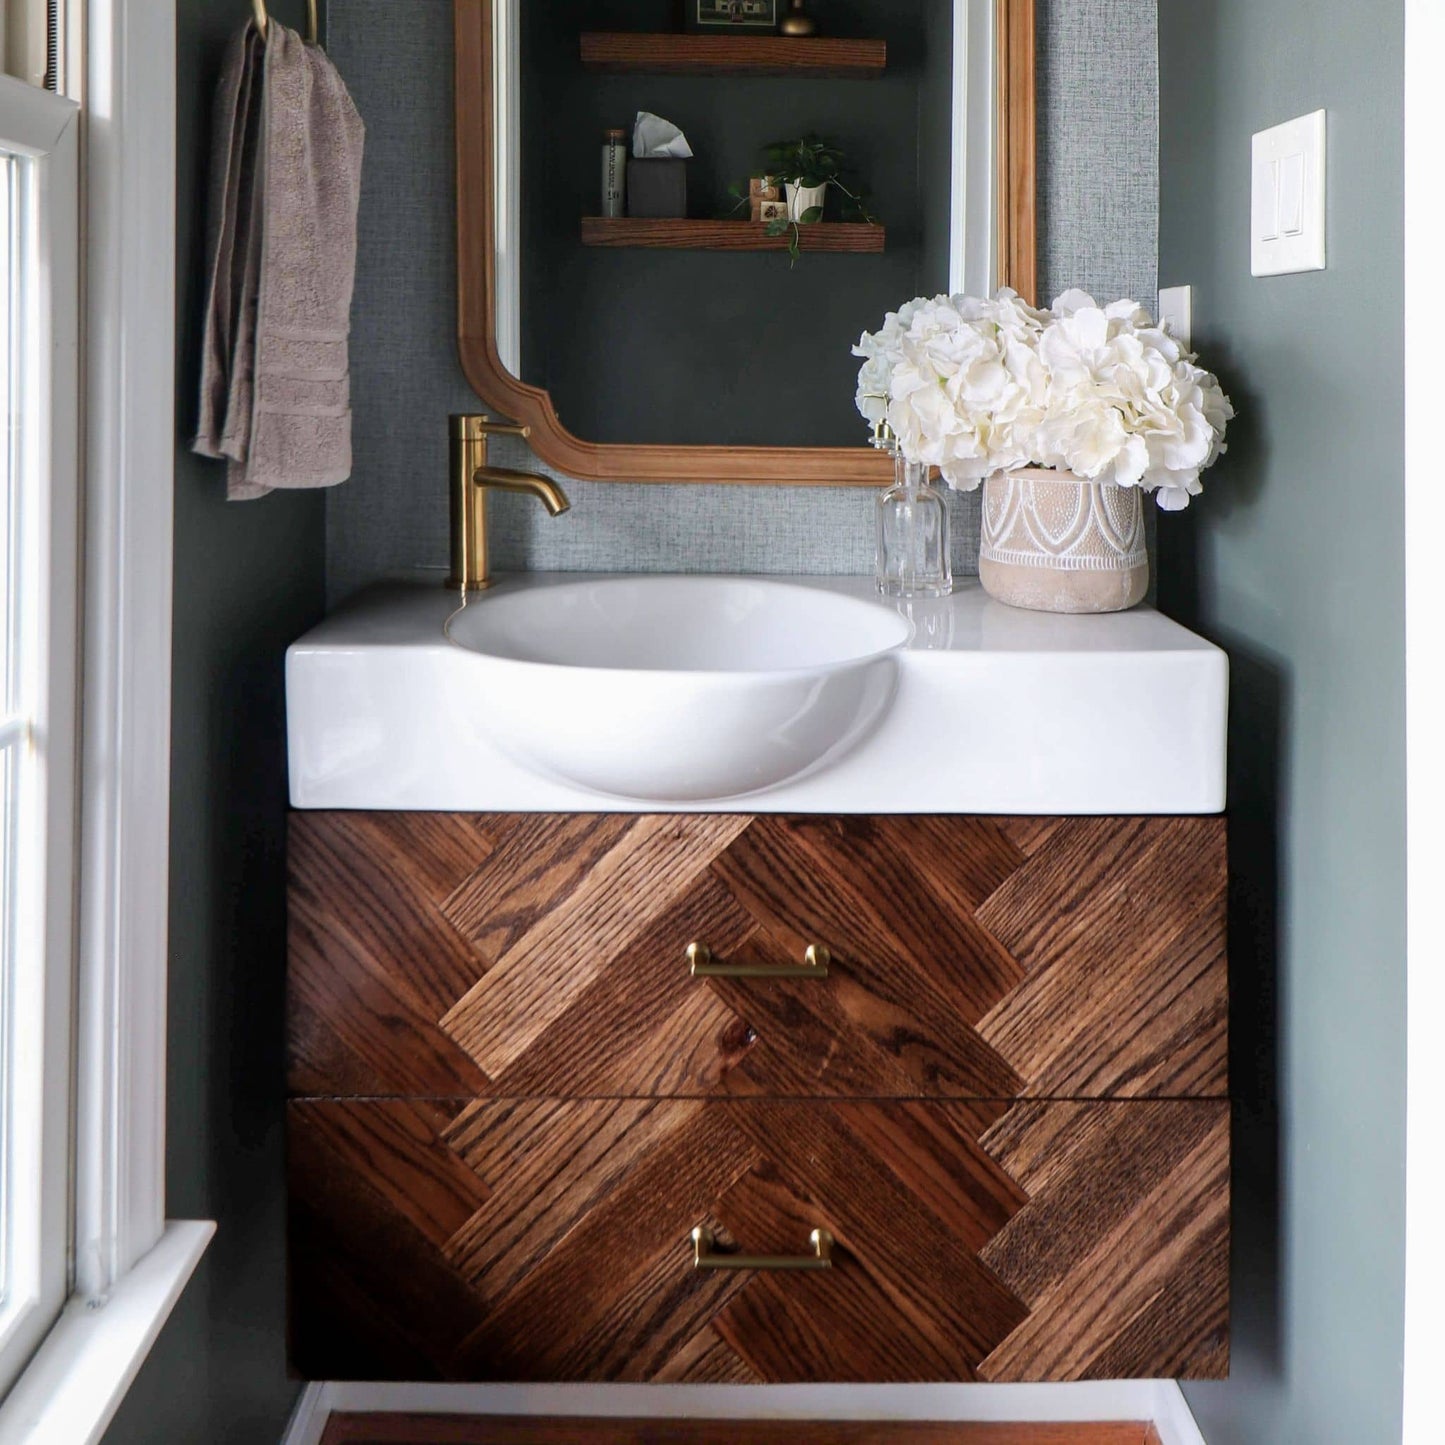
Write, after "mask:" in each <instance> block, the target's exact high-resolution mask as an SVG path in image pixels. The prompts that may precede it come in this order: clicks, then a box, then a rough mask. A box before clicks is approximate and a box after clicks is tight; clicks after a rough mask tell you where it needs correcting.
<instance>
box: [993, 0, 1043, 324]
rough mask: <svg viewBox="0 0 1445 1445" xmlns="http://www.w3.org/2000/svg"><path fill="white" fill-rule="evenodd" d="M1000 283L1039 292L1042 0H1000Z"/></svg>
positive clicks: (1026, 294)
mask: <svg viewBox="0 0 1445 1445" xmlns="http://www.w3.org/2000/svg"><path fill="white" fill-rule="evenodd" d="M996 3H997V13H996V16H995V20H994V30H995V32H996V35H997V46H998V72H997V73H998V100H997V114H998V157H997V161H996V166H997V177H998V185H997V190H996V195H997V204H998V258H999V261H998V267H999V278H998V279H999V285H1000V286H1011V287H1013V289H1014V290H1015V291H1017V292H1018V293H1019V295H1020V296H1022V297H1023V299H1024V300H1025V301H1028V302H1030V303H1033V302H1036V300H1037V292H1038V139H1037V133H1038V97H1037V79H1036V64H1035V57H1036V41H1035V16H1034V10H1035V4H1036V0H996Z"/></svg>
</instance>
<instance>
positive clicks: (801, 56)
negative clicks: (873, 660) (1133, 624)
mask: <svg viewBox="0 0 1445 1445" xmlns="http://www.w3.org/2000/svg"><path fill="white" fill-rule="evenodd" d="M690 3H691V4H692V5H693V6H694V7H697V8H707V9H711V8H715V7H713V6H707V7H699V6H698V0H690ZM771 3H772V0H765V5H764V6H763V7H762V8H766V6H767V5H770V4H771ZM777 9H778V11H779V12H780V13H781V12H783V11H786V9H787V5H786V3H785V0H784V3H780V4H779V5H778V6H777ZM809 13H810V14H811V15H813V16H816V18H817V19H818V21H819V22H820V26H821V28H822V30H823V34H822V35H821V36H820V37H819V38H818V39H814V40H803V41H799V40H793V39H789V38H784V37H780V36H775V35H772V34H771V33H768V32H765V31H755V32H751V33H746V34H745V33H744V32H742V31H736V32H734V31H731V30H730V31H728V32H726V33H724V34H721V35H717V34H709V35H694V34H688V33H686V32H685V31H684V29H683V26H682V24H681V23H680V15H679V6H678V5H677V3H676V0H456V45H457V54H456V105H457V175H458V274H459V292H460V316H459V347H460V352H461V360H462V365H463V369H464V370H465V372H466V375H467V378H468V380H469V381H470V383H471V385H472V386H473V388H474V389H475V390H476V392H477V394H478V395H479V396H480V397H481V399H482V401H483V402H484V403H485V404H486V405H487V406H488V407H491V408H493V409H494V410H495V411H497V412H498V413H500V414H503V415H506V416H508V417H510V418H512V419H514V420H516V421H519V422H523V423H525V424H527V425H528V426H530V427H531V438H530V442H531V446H532V448H533V450H534V451H535V452H536V454H537V455H538V456H539V457H540V458H541V459H542V460H543V461H544V462H546V463H548V464H549V465H551V466H553V467H555V468H557V469H558V470H559V471H561V472H564V473H566V474H568V475H571V476H575V477H581V478H585V479H590V480H625V481H649V480H656V481H710V482H717V481H742V482H776V483H787V484H794V485H796V484H819V485H839V484H859V485H879V484H882V483H883V482H885V481H886V480H887V478H888V476H889V475H891V473H890V464H889V463H888V462H887V461H886V459H884V458H881V457H880V456H879V455H878V454H877V453H876V452H874V451H873V450H872V449H871V448H869V447H867V446H866V445H863V444H862V443H864V442H865V440H866V424H865V423H864V422H863V420H862V419H861V418H860V417H859V416H858V414H857V411H856V409H855V407H854V404H853V393H854V382H855V378H856V375H857V367H858V363H857V361H856V360H855V359H854V358H853V357H852V356H851V355H850V348H851V346H852V344H853V342H854V341H855V340H856V339H857V337H858V335H859V333H860V332H862V331H864V330H865V329H869V330H871V329H875V328H876V327H877V326H878V325H879V324H880V323H881V321H882V319H883V316H884V314H885V312H887V311H888V310H891V309H894V308H896V307H897V306H898V305H899V304H900V303H901V302H902V301H904V300H907V299H908V298H909V297H911V296H914V295H919V294H925V293H926V294H934V293H936V292H938V291H945V290H948V291H959V290H966V291H971V292H987V291H990V290H992V289H993V287H994V285H996V284H1010V285H1013V286H1015V287H1016V288H1017V289H1019V290H1020V291H1022V292H1023V293H1024V294H1025V295H1028V296H1030V297H1032V291H1033V210H1034V181H1033V165H1034V160H1033V152H1034V144H1033V5H1032V3H1031V0H901V3H900V0H813V3H811V4H810V6H809ZM642 110H646V111H651V112H653V113H655V114H657V115H661V116H664V117H666V118H667V119H668V120H670V121H672V122H674V123H675V124H676V125H677V126H678V127H679V128H680V129H681V130H682V131H683V132H684V133H685V135H686V136H687V138H688V142H689V144H690V146H691V149H692V151H693V153H694V155H693V158H692V159H691V160H689V161H687V162H686V163H685V165H683V166H682V167H680V168H679V167H674V168H673V169H674V170H677V169H681V170H683V171H685V173H686V187H687V200H686V210H685V216H684V217H681V218H669V219H662V220H659V219H651V220H641V219H627V218H623V219H604V218H602V210H603V205H602V174H601V172H602V145H603V138H604V132H605V131H606V130H607V129H609V128H614V127H615V128H621V129H624V130H625V132H626V136H627V139H628V141H629V143H630V140H631V134H632V123H633V118H634V116H635V115H636V114H637V112H638V111H642ZM809 133H816V134H819V135H822V136H824V137H825V138H826V139H827V140H828V141H830V142H832V143H834V144H836V145H837V146H838V148H839V149H840V150H842V151H843V152H844V153H845V157H846V160H845V167H846V169H845V172H844V175H843V179H844V181H845V182H846V183H847V185H848V187H849V189H850V190H853V191H855V192H859V193H861V192H863V191H865V190H866V196H865V197H864V205H865V208H866V212H867V218H866V219H863V218H860V217H858V216H857V215H856V214H853V215H850V214H848V212H849V210H850V209H851V203H850V202H849V201H848V200H847V198H846V197H844V196H843V195H842V193H841V192H840V191H839V190H838V188H836V187H835V188H832V190H831V191H830V194H829V199H828V200H827V202H826V204H825V209H824V212H823V217H822V221H821V224H816V225H803V226H800V227H798V228H796V229H793V228H791V227H790V228H788V229H787V230H785V231H784V233H783V234H782V235H769V234H768V228H767V227H766V225H765V224H762V223H758V224H755V223H753V222H752V221H751V219H750V216H749V207H748V205H747V202H746V201H744V202H743V203H742V204H741V206H739V205H738V204H737V201H736V200H735V198H734V196H732V195H730V194H729V192H730V190H732V189H734V188H735V189H736V190H737V191H738V192H740V193H741V194H742V195H743V196H746V194H747V190H748V180H749V176H750V175H756V174H758V173H759V172H760V171H762V170H763V169H764V168H765V165H766V162H765V160H764V155H763V148H764V146H765V145H766V144H767V143H768V142H771V141H775V140H777V139H779V138H781V137H787V138H794V137H800V136H803V135H806V134H809ZM629 151H630V144H629ZM629 164H632V165H634V168H635V169H640V167H636V166H635V163H632V162H630V161H629ZM643 164H646V163H643ZM774 229H776V228H774ZM790 240H795V241H796V242H797V243H798V245H797V251H798V254H796V255H795V256H794V255H790V254H789V242H790Z"/></svg>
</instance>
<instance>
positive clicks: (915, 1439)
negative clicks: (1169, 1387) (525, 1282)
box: [321, 1415, 1158, 1445]
mask: <svg viewBox="0 0 1445 1445" xmlns="http://www.w3.org/2000/svg"><path fill="white" fill-rule="evenodd" d="M321 1445H1158V1439H1157V1436H1154V1435H1153V1432H1152V1429H1151V1427H1149V1426H1148V1425H1147V1424H1144V1423H1142V1422H1139V1421H1132V1422H1130V1421H1118V1422H1095V1421H1090V1422H1087V1423H1070V1424H1066V1425H1058V1424H1047V1425H1044V1424H1040V1425H1033V1424H1012V1423H1010V1424H977V1423H971V1422H970V1423H952V1424H936V1423H932V1422H913V1421H893V1420H890V1421H853V1420H792V1421H784V1420H616V1419H612V1420H588V1419H582V1418H567V1419H555V1418H554V1419H544V1418H541V1417H528V1418H525V1419H519V1418H516V1417H504V1416H493V1417H487V1418H478V1417H476V1416H467V1417H465V1418H463V1417H461V1416H449V1415H333V1416H332V1417H331V1418H330V1420H329V1421H327V1424H326V1431H325V1434H323V1436H322V1439H321Z"/></svg>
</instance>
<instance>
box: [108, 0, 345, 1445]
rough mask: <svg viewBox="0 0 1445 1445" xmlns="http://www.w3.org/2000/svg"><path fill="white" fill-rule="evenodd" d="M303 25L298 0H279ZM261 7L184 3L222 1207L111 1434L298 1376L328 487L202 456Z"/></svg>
mask: <svg viewBox="0 0 1445 1445" xmlns="http://www.w3.org/2000/svg"><path fill="white" fill-rule="evenodd" d="M271 8H272V10H273V12H274V13H275V14H276V15H278V16H279V17H281V18H282V19H283V20H287V21H289V22H290V23H292V24H299V23H300V20H301V16H302V15H304V12H305V7H304V5H302V4H301V0H272V6H271ZM246 12H247V6H246V4H245V0H180V3H179V4H178V5H177V24H178V33H177V42H176V73H177V79H178V93H177V110H178V122H179V124H178V131H179V145H180V150H179V156H178V162H177V198H178V202H177V232H178V234H177V244H178V250H177V272H178V274H177V283H178V294H177V313H178V314H177V338H178V339H177V346H178V353H177V363H178V365H177V388H178V396H177V423H178V427H179V430H180V435H178V437H177V441H176V511H175V528H176V536H175V629H174V647H175V652H174V661H173V674H172V676H173V684H174V689H175V693H174V701H173V705H172V726H173V740H172V748H171V767H172V775H171V943H170V1037H169V1044H168V1047H169V1050H170V1054H169V1061H168V1064H169V1068H168V1078H169V1108H168V1116H167V1130H168V1139H167V1210H168V1212H169V1213H170V1214H171V1215H172V1216H173V1217H176V1218H207V1219H216V1220H218V1221H219V1223H220V1228H219V1230H218V1231H217V1234H216V1238H215V1240H214V1241H213V1242H212V1244H211V1247H210V1249H209V1250H208V1251H207V1252H206V1255H205V1258H204V1259H203V1260H202V1261H201V1265H200V1268H199V1270H198V1271H197V1273H196V1276H195V1278H194V1279H193V1280H192V1281H191V1284H190V1286H189V1288H188V1289H187V1290H186V1292H185V1294H184V1295H183V1296H182V1298H181V1301H180V1303H179V1305H178V1306H177V1307H176V1310H175V1313H174V1314H173V1315H172V1316H171V1319H170V1321H169V1323H168V1324H167V1325H166V1327H165V1330H164V1332H163V1333H162V1335H161V1338H160V1340H159V1342H158V1343H157V1345H156V1348H155V1350H154V1351H153V1352H152V1354H151V1356H150V1359H149V1360H148V1361H147V1362H146V1364H145V1366H144V1367H143V1369H142V1371H141V1375H140V1378H139V1380H138V1381H137V1383H136V1386H135V1388H134V1389H133V1390H132V1391H131V1393H130V1395H129V1396H128V1398H127V1399H126V1401H125V1403H124V1404H123V1405H122V1407H121V1410H120V1413H119V1415H118V1416H117V1418H116V1420H115V1423H114V1424H113V1425H112V1427H111V1429H110V1431H109V1433H108V1434H107V1436H106V1440H107V1442H108V1445H129V1442H135V1445H261V1442H264V1445H274V1442H275V1441H277V1440H279V1439H280V1437H281V1432H282V1429H283V1428H284V1424H285V1420H286V1417H287V1415H288V1413H289V1411H290V1409H291V1406H292V1403H293V1400H294V1397H295V1394H296V1390H297V1386H296V1385H295V1384H294V1383H293V1382H291V1381H289V1380H288V1379H287V1377H286V1361H285V1270H284V1256H283V1242H284V1182H283V1173H282V1161H283V1131H282V1109H283V1092H284V1078H283V1034H282V997H283V986H284V974H285V886H284V884H285V880H284V862H285V818H286V776H285V717H284V710H283V695H282V669H283V661H284V654H285V648H286V645H287V644H288V643H289V642H291V641H293V640H294V639H295V637H296V636H297V635H298V634H300V633H301V632H303V631H304V630H305V629H306V628H307V627H308V626H310V625H311V624H312V623H313V622H314V621H315V620H316V619H317V618H318V617H319V616H320V615H321V610H322V601H323V584H324V576H323V568H324V557H323V553H324V527H323V510H322V498H321V496H319V495H306V494H287V493H278V494H276V495H274V496H271V497H268V498H266V499H265V500H264V501H260V502H248V503H243V504H230V503H227V502H226V501H225V500H224V495H223V494H224V477H223V474H222V471H221V468H220V467H219V465H218V464H217V463H214V462H207V461H203V460H201V459H200V458H198V457H194V456H192V455H191V453H190V451H189V449H188V446H187V444H186V442H187V438H188V437H189V434H190V429H191V428H192V426H193V424H194V419H195V387H196V356H197V351H198V345H197V341H198V334H199V312H200V305H201V299H202V277H201V264H202V243H203V237H204V230H205V215H204V208H205V201H204V197H205V194H206V186H205V173H206V169H207V167H206V159H207V156H208V151H209V144H210V116H211V95H212V91H213V88H214V86H215V81H216V74H217V70H218V67H219V64H220V57H221V52H222V48H223V46H224V44H225V40H226V38H227V36H228V35H229V34H230V32H231V31H233V30H234V29H235V28H236V27H237V26H238V25H239V24H240V23H242V22H243V21H244V19H245V17H246Z"/></svg>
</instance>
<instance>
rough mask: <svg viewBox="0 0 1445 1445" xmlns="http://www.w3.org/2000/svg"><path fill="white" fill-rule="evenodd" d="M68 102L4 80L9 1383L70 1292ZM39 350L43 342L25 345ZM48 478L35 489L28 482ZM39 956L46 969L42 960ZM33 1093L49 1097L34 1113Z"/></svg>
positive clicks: (72, 659)
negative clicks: (18, 623)
mask: <svg viewBox="0 0 1445 1445" xmlns="http://www.w3.org/2000/svg"><path fill="white" fill-rule="evenodd" d="M77 116H78V110H77V107H76V105H75V103H74V102H73V101H69V100H62V99H61V98H59V97H58V96H54V95H50V94H47V93H46V92H45V91H43V90H37V89H35V87H33V86H31V85H27V84H26V83H25V82H23V81H20V80H14V79H12V78H11V77H10V76H0V135H3V136H4V140H5V151H6V153H7V154H11V155H15V156H17V157H20V158H22V159H23V160H24V161H25V162H26V166H25V170H26V173H27V179H26V184H25V190H26V193H27V194H26V196H25V198H24V199H23V200H22V202H21V204H23V205H24V206H25V215H24V222H25V230H26V232H27V233H28V238H29V239H30V240H32V241H33V242H34V243H35V251H34V253H33V254H32V253H29V252H26V253H23V255H22V262H23V264H24V265H25V270H26V274H25V276H24V278H23V285H22V288H21V290H20V293H19V297H18V299H19V301H20V304H21V306H22V307H24V308H25V309H26V311H27V312H28V313H29V314H28V315H27V316H26V318H25V321H24V322H23V325H24V328H25V333H26V342H27V350H28V351H30V359H31V360H32V361H38V362H39V365H38V366H35V367H33V368H27V369H26V371H25V372H24V373H23V374H22V375H21V377H20V378H19V386H20V393H19V395H18V398H17V401H18V412H19V426H18V430H17V434H16V435H17V441H18V449H19V452H18V457H17V460H18V461H19V464H20V477H19V493H18V501H19V508H18V512H17V516H16V520H17V522H18V536H17V538H16V539H15V541H16V542H17V543H18V546H17V547H16V552H15V554H14V555H15V561H16V562H17V564H18V572H19V577H18V581H19V584H20V589H21V591H22V594H23V595H25V597H26V600H27V604H28V605H27V608H26V609H25V611H26V616H25V623H26V626H25V633H26V635H25V636H23V637H20V638H17V639H16V640H17V641H18V642H19V644H20V649H21V653H20V658H19V663H20V676H19V679H18V681H19V683H20V696H21V709H22V711H21V714H20V718H19V721H20V724H21V731H20V733H19V734H18V735H17V736H15V737H14V738H13V739H12V740H11V742H12V752H13V757H14V761H15V763H16V765H17V776H16V779H15V782H16V786H17V789H18V798H19V815H18V817H17V820H16V821H17V824H18V828H17V835H16V837H15V839H14V840H13V841H14V844H15V847H16V857H15V862H16V876H15V882H16V884H17V885H18V887H17V891H16V897H15V900H14V903H15V915H14V917H13V919H12V922H13V923H14V925H15V928H16V934H15V938H14V942H15V944H16V946H17V963H19V964H20V965H21V967H20V970H19V972H18V973H17V976H16V977H15V978H13V979H12V980H11V989H12V996H11V1003H12V1006H13V1013H12V1014H11V1016H10V1017H8V1018H6V1019H4V1021H3V1025H4V1027H5V1029H6V1032H7V1034H8V1037H7V1038H6V1039H5V1041H4V1047H3V1049H0V1057H3V1058H4V1060H5V1063H6V1070H5V1075H4V1076H0V1090H5V1091H8V1092H9V1093H10V1094H11V1095H12V1096H13V1097H14V1098H15V1099H16V1100H17V1102H18V1103H19V1104H20V1106H21V1107H19V1108H17V1110H16V1111H15V1112H14V1113H13V1114H11V1113H10V1112H9V1111H8V1110H7V1123H8V1124H9V1125H11V1126H13V1135H12V1137H11V1138H10V1139H9V1140H8V1141H7V1154H8V1155H9V1156H10V1157H9V1163H10V1166H11V1174H10V1178H9V1179H8V1180H7V1181H6V1189H7V1193H8V1194H9V1196H10V1203H11V1205H12V1208H13V1216H12V1226H13V1234H12V1238H11V1239H10V1240H9V1241H8V1242H7V1243H8V1245H9V1247H10V1248H11V1249H12V1251H13V1253H12V1257H11V1259H10V1260H9V1268H10V1271H11V1273H12V1278H11V1294H12V1298H11V1300H10V1302H9V1306H8V1308H7V1309H6V1310H5V1311H4V1312H3V1314H0V1321H3V1328H0V1352H3V1361H4V1370H3V1374H0V1384H3V1383H4V1381H5V1380H6V1379H8V1378H9V1376H10V1375H11V1374H12V1373H18V1366H19V1365H20V1364H21V1363H22V1362H23V1361H24V1360H25V1358H26V1357H27V1356H28V1355H29V1354H30V1353H31V1352H32V1351H33V1350H34V1349H35V1347H36V1346H37V1345H38V1344H39V1343H40V1341H41V1340H42V1339H43V1338H44V1337H45V1335H46V1333H47V1332H48V1330H49V1329H50V1327H51V1325H52V1324H53V1323H54V1321H55V1318H56V1316H57V1315H58V1314H59V1312H60V1307H61V1305H62V1304H63V1303H64V1300H65V1296H66V1293H67V1282H68V1269H67V1251H68V1243H69V1241H68V1238H67V1229H66V1220H67V1217H68V1215H69V1208H68V1199H69V1172H70V1171H69V1157H68V1156H69V1141H70V1110H71V1093H72V1091H71V1087H70V1074H71V1068H70V1060H71V1052H70V1009H71V975H72V969H73V943H74V930H73V926H72V923H73V912H74V876H75V859H74V847H75V772H76V767H75V747H76V716H75V710H76V691H75V683H76V677H75V674H76V663H77V650H78V649H77V635H76V633H77V621H78V619H77V605H76V593H77V589H78V571H79V530H78V529H79V516H78V506H77V494H78V490H79V483H78V465H79V462H78V452H79V446H78V441H79V424H80V407H79V383H78V375H77V366H78V347H79V340H78V337H79V324H80V318H79V261H78V252H79V244H78V238H79V215H78V202H79V170H78V167H79V129H80V127H79V123H78V119H77ZM31 348H33V350H32V349H31ZM37 479H38V480H39V482H40V484H39V485H34V483H35V482H36V481H37ZM37 962H38V964H39V967H38V968H37V967H35V964H36V963H37ZM26 1100H35V1101H38V1102H39V1109H38V1110H37V1111H35V1112H31V1111H30V1110H28V1109H26V1108H24V1102H25V1101H26Z"/></svg>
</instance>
